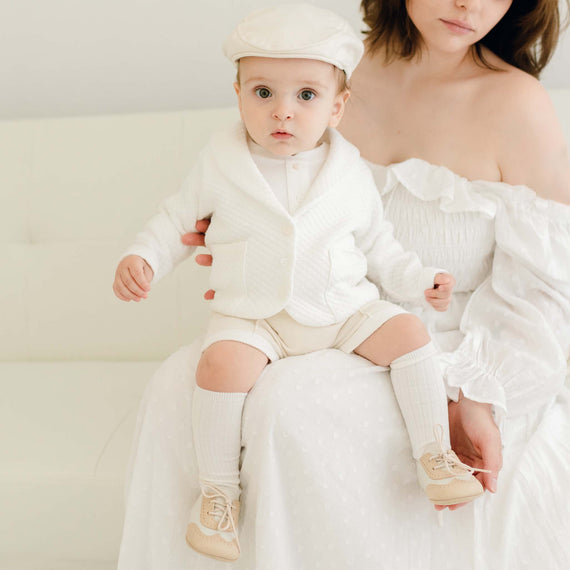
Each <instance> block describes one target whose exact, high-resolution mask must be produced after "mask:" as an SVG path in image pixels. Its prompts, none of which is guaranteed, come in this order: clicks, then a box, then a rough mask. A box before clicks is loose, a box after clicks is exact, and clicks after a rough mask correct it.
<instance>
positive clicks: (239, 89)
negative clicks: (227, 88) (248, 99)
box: [234, 81, 243, 120]
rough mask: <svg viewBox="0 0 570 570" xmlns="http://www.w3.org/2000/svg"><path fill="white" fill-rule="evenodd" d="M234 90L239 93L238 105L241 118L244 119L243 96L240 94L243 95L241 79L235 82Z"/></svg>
mask: <svg viewBox="0 0 570 570" xmlns="http://www.w3.org/2000/svg"><path fill="white" fill-rule="evenodd" d="M234 91H235V92H236V95H237V102H238V107H239V114H240V116H241V118H242V120H243V114H242V111H241V96H240V95H241V88H240V84H239V81H236V82H235V83H234Z"/></svg>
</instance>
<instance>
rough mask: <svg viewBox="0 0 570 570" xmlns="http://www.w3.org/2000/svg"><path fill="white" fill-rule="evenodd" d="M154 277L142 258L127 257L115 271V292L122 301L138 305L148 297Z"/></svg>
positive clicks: (137, 256) (136, 256)
mask: <svg viewBox="0 0 570 570" xmlns="http://www.w3.org/2000/svg"><path fill="white" fill-rule="evenodd" d="M153 277H154V272H153V270H152V269H151V267H150V265H149V264H148V263H147V262H146V261H145V260H144V259H143V258H142V257H140V256H139V255H127V256H126V257H124V258H123V259H121V261H120V263H119V265H118V267H117V271H115V281H114V283H113V291H114V292H115V295H116V296H117V297H118V298H119V299H121V301H136V302H137V303H138V302H139V301H142V300H143V299H146V298H147V297H148V292H149V291H150V282H151V281H152V278H153Z"/></svg>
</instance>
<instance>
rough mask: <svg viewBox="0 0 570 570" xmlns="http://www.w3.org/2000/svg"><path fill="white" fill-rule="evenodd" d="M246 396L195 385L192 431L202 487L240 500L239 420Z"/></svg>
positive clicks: (245, 394) (240, 393)
mask: <svg viewBox="0 0 570 570" xmlns="http://www.w3.org/2000/svg"><path fill="white" fill-rule="evenodd" d="M246 396H247V393H242V392H211V391H210V390H204V389H202V388H200V387H199V386H196V389H195V390H194V397H193V399H192V431H193V436H194V447H195V449H196V459H197V461H198V474H199V477H200V484H201V485H215V486H216V487H218V488H219V489H221V490H222V491H224V492H225V493H226V494H227V495H228V496H229V497H230V498H231V499H232V500H235V499H239V496H240V486H239V459H240V453H241V417H242V412H243V406H244V403H245V398H246Z"/></svg>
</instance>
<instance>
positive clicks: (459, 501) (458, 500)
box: [430, 493, 483, 507]
mask: <svg viewBox="0 0 570 570" xmlns="http://www.w3.org/2000/svg"><path fill="white" fill-rule="evenodd" d="M482 494H483V493H477V494H476V495H470V496H469V497H459V498H455V499H440V500H431V499H430V501H431V502H432V504H434V505H440V506H443V507H447V506H449V505H459V504H462V503H470V502H471V501H474V500H475V499H476V498H477V497H480V496H481V495H482Z"/></svg>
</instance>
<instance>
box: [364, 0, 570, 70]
mask: <svg viewBox="0 0 570 570" xmlns="http://www.w3.org/2000/svg"><path fill="white" fill-rule="evenodd" d="M565 3H566V5H567V6H568V7H569V8H570V0H565ZM360 9H361V10H362V12H363V14H364V17H363V20H364V23H365V24H366V26H368V30H365V32H364V33H365V34H366V35H367V41H366V43H367V47H368V49H369V50H370V51H371V52H375V51H378V50H379V49H384V51H385V55H386V61H387V62H389V61H392V60H394V59H395V58H403V59H413V58H414V57H415V56H416V55H418V54H419V50H420V47H421V41H422V39H421V35H420V32H419V31H418V29H417V28H416V27H415V26H414V24H413V22H412V21H411V20H410V17H409V16H408V11H407V9H406V0H362V2H361V3H360ZM569 13H570V11H569ZM563 27H564V26H563V25H562V24H561V19H560V11H559V7H558V0H513V3H512V4H511V7H510V8H509V10H508V11H507V13H506V14H505V15H504V16H503V18H502V19H501V20H500V21H499V22H498V24H497V25H496V26H495V27H494V28H493V29H492V30H491V31H490V32H489V33H488V34H487V35H486V36H485V37H484V38H482V39H481V40H480V41H479V42H477V43H476V44H475V45H474V46H473V55H474V57H475V58H476V59H477V60H478V61H479V62H480V63H481V64H483V65H484V66H485V67H488V68H489V69H495V68H494V67H493V66H492V65H491V64H490V63H489V62H487V61H486V60H485V57H484V54H483V50H482V47H486V48H488V49H489V50H490V51H492V52H493V53H494V54H495V55H497V56H498V57H500V58H501V59H502V60H503V61H505V62H506V63H509V64H511V65H514V66H515V67H518V68H519V69H522V70H523V71H526V72H527V73H530V74H531V75H533V76H534V77H538V76H539V75H540V72H541V71H542V70H543V69H544V67H545V66H546V64H547V63H548V61H549V60H550V58H551V56H552V54H553V53H554V49H555V48H556V44H557V43H558V37H559V35H560V32H561V30H562V28H563Z"/></svg>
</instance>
